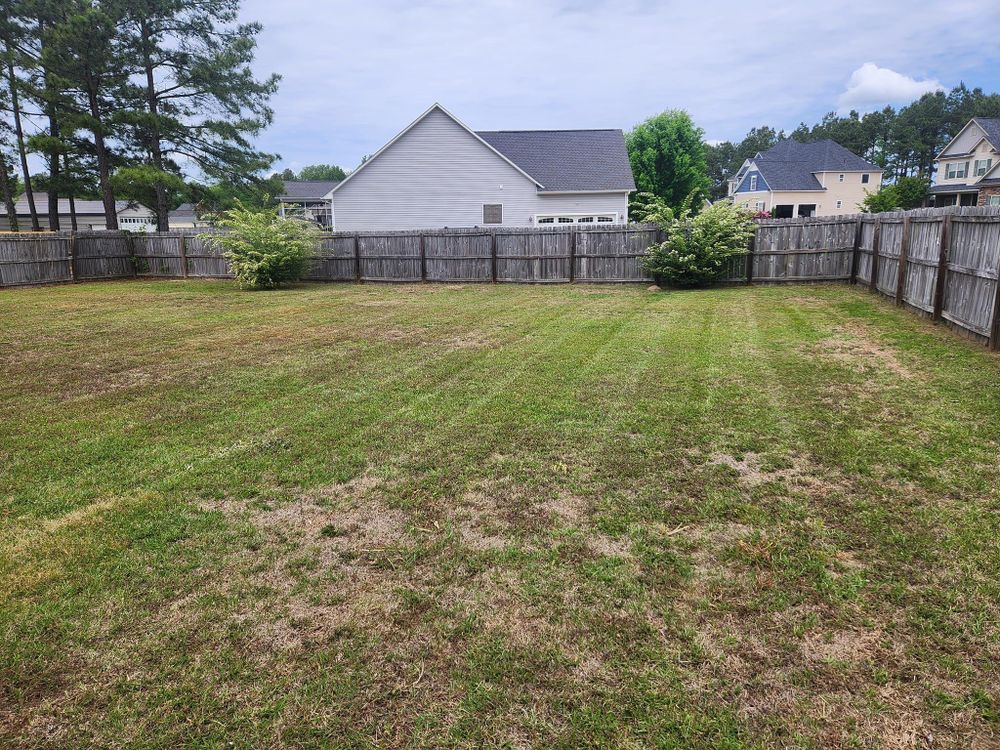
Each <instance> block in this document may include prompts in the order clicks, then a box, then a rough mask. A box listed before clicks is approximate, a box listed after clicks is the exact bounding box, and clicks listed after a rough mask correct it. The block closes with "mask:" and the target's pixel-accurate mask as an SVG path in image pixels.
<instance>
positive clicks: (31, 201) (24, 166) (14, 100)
mask: <svg viewBox="0 0 1000 750" xmlns="http://www.w3.org/2000/svg"><path fill="white" fill-rule="evenodd" d="M7 81H8V83H9V84H10V106H11V109H13V110H14V135H15V137H16V139H17V152H18V155H19V156H20V157H21V173H22V175H23V176H24V196H25V197H26V198H27V199H28V213H29V214H30V215H31V231H33V232H40V231H41V229H42V225H41V224H39V223H38V210H37V209H36V208H35V192H34V191H33V190H32V189H31V172H30V171H29V170H28V152H27V151H26V150H25V148H24V129H23V128H22V127H21V107H20V104H19V103H18V95H17V78H16V77H15V76H14V61H13V60H12V59H11V56H10V53H9V52H8V54H7Z"/></svg>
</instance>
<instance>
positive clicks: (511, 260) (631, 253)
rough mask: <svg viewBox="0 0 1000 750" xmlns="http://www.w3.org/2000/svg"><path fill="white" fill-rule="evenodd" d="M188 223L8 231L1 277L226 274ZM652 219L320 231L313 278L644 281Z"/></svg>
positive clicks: (42, 279) (4, 282) (1, 242)
mask: <svg viewBox="0 0 1000 750" xmlns="http://www.w3.org/2000/svg"><path fill="white" fill-rule="evenodd" d="M203 234H205V231H204V230H200V231H198V232H197V233H194V232H164V233H158V232H150V233H148V234H130V233H127V232H81V233H74V234H45V235H35V234H29V233H23V234H8V235H4V236H3V237H2V238H0V286H14V285H19V284H44V283H50V282H56V281H76V280H84V279H117V278H128V277H164V278H189V277H200V278H231V277H232V273H231V272H230V270H229V267H228V264H227V263H226V260H225V258H223V257H222V254H221V252H220V250H219V249H218V248H216V247H214V246H213V245H212V244H211V243H210V242H206V241H205V240H204V239H203V237H202V236H201V235H203ZM658 237H659V228H658V227H657V226H656V225H653V224H627V225H624V224H616V225H613V226H606V227H605V226H594V227H586V228H584V227H580V226H579V225H577V226H574V227H573V228H567V227H552V228H550V227H540V228H510V229H507V228H497V229H441V230H423V231H409V232H398V231H397V232H336V233H333V234H325V235H323V236H322V238H321V241H320V248H319V252H318V254H317V256H316V258H315V259H314V261H313V263H312V266H311V267H310V269H309V273H308V275H307V277H306V278H307V279H309V280H312V281H449V282H458V281H463V282H465V281H496V282H524V283H559V282H563V283H565V282H573V281H586V282H637V281H649V280H650V279H649V277H648V276H647V275H646V273H645V272H644V271H643V269H642V256H644V255H645V254H646V250H647V248H648V247H649V246H650V245H651V244H653V243H655V242H657V241H658Z"/></svg>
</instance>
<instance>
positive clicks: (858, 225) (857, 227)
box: [851, 217, 864, 285]
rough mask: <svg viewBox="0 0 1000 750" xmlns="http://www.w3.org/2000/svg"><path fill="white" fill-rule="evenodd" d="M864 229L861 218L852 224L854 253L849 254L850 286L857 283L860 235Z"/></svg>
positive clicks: (859, 260)
mask: <svg viewBox="0 0 1000 750" xmlns="http://www.w3.org/2000/svg"><path fill="white" fill-rule="evenodd" d="M863 229H864V224H863V223H862V222H861V217H858V219H857V220H856V221H855V223H854V252H853V253H851V284H852V285H855V284H857V283H858V265H859V264H860V262H861V233H862V231H863Z"/></svg>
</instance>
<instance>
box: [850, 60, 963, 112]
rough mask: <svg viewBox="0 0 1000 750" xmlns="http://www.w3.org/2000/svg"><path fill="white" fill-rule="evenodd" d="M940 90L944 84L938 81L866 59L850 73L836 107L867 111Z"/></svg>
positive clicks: (908, 101) (906, 102)
mask: <svg viewBox="0 0 1000 750" xmlns="http://www.w3.org/2000/svg"><path fill="white" fill-rule="evenodd" d="M943 90H944V86H942V85H941V82H940V81H937V80H933V79H928V80H923V81H918V80H916V79H915V78H910V77H909V76H904V75H903V74H902V73H897V72H896V71H895V70H891V69H889V68H880V67H879V66H878V65H876V64H875V63H870V62H866V63H865V64H864V65H862V66H861V67H860V68H858V69H857V70H855V71H854V72H853V73H851V78H850V80H849V81H848V82H847V90H846V91H844V93H842V94H841V95H840V97H839V98H838V99H837V109H838V111H840V112H841V113H846V112H849V111H850V110H852V109H856V110H859V111H861V112H870V111H872V110H875V109H881V108H882V107H884V106H885V105H886V104H909V103H910V102H911V101H913V100H914V99H919V98H920V97H921V96H923V95H924V94H927V93H930V92H931V91H943Z"/></svg>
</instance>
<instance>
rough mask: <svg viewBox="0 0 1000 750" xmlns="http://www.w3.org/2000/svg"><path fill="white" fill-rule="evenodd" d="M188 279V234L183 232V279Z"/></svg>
mask: <svg viewBox="0 0 1000 750" xmlns="http://www.w3.org/2000/svg"><path fill="white" fill-rule="evenodd" d="M187 277H188V252H187V233H185V232H181V278H184V279H186V278H187Z"/></svg>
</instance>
